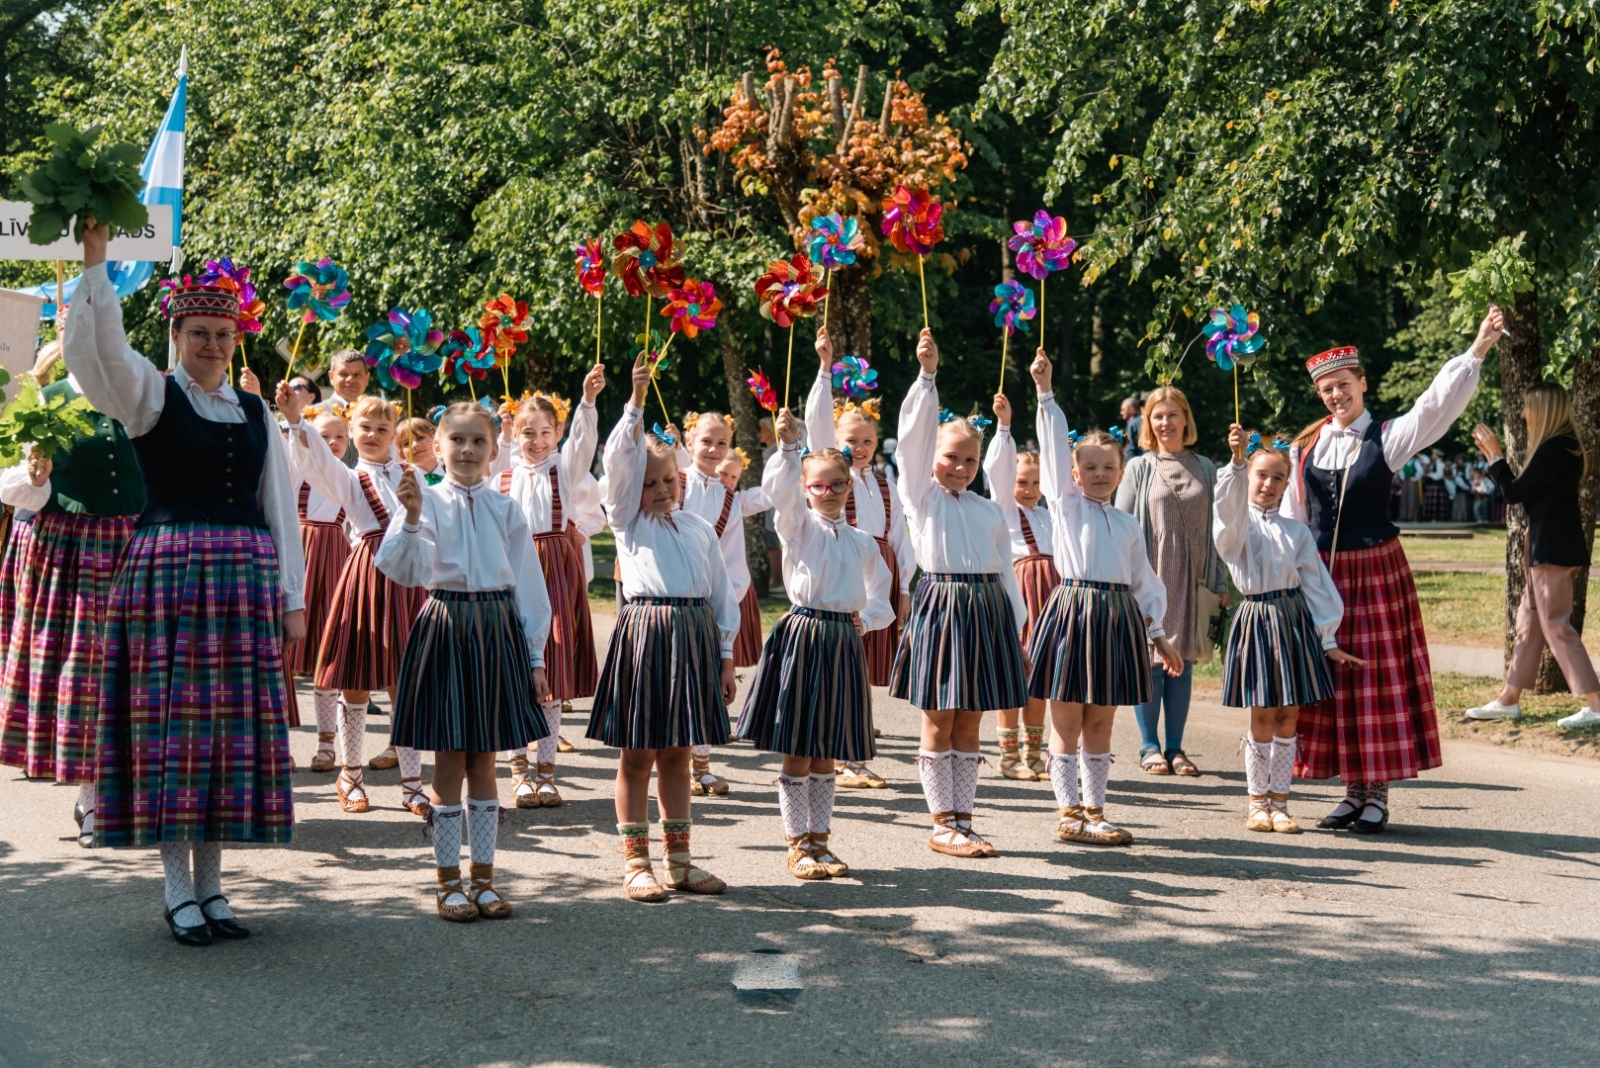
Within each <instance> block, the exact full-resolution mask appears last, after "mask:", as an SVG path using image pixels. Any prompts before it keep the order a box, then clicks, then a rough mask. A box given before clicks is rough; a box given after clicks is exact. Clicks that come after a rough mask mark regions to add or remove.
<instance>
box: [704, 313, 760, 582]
mask: <svg viewBox="0 0 1600 1068" xmlns="http://www.w3.org/2000/svg"><path fill="white" fill-rule="evenodd" d="M732 312H733V309H732V308H729V309H727V310H726V311H725V312H724V313H723V318H722V319H721V321H720V322H718V324H717V326H718V330H717V343H718V346H719V347H720V348H721V349H722V374H723V377H724V378H725V379H726V380H727V386H728V414H730V415H732V416H733V425H734V434H735V436H736V437H737V439H738V441H739V444H740V445H742V446H744V451H745V452H746V453H748V454H749V456H750V466H749V467H747V468H745V471H744V474H743V475H741V476H740V477H739V485H740V486H744V487H750V486H759V485H760V484H761V468H762V466H763V458H762V452H763V450H762V447H761V417H762V414H763V413H762V411H761V409H760V408H758V407H757V406H756V400H755V397H753V396H751V394H750V390H749V389H748V388H747V387H746V385H745V379H747V378H749V377H750V367H749V364H748V363H746V361H745V358H744V347H743V346H742V345H740V343H739V334H738V331H737V329H736V328H735V327H734V325H733V314H732ZM744 555H745V562H746V563H748V564H749V565H750V584H751V585H752V586H754V587H755V591H756V596H757V597H765V596H766V595H767V593H768V592H769V591H770V590H771V589H772V568H771V567H770V566H769V565H768V562H767V539H766V528H765V526H764V525H763V521H762V517H761V516H759V515H752V516H746V517H745V520H744Z"/></svg>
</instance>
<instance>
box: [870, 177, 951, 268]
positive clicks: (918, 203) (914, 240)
mask: <svg viewBox="0 0 1600 1068" xmlns="http://www.w3.org/2000/svg"><path fill="white" fill-rule="evenodd" d="M943 214H944V205H943V204H940V203H939V202H938V201H937V200H934V199H933V198H932V197H930V196H929V195H928V191H927V190H926V189H907V188H906V187H905V186H903V185H902V186H897V187H896V188H895V191H894V195H893V196H891V197H887V198H885V199H884V201H883V235H884V236H885V237H887V238H888V239H889V240H890V241H891V242H893V243H894V247H895V249H896V250H897V251H899V252H909V253H912V254H914V255H917V256H926V255H927V254H928V253H930V252H932V251H933V246H935V245H937V244H938V243H939V242H941V241H943V240H944V226H943V225H942V224H941V223H940V221H939V218H940V216H941V215H943Z"/></svg>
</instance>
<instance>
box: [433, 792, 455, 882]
mask: <svg viewBox="0 0 1600 1068" xmlns="http://www.w3.org/2000/svg"><path fill="white" fill-rule="evenodd" d="M428 822H429V825H430V827H431V828H432V831H433V863H434V864H435V865H436V866H437V867H440V868H459V867H460V866H461V806H460V805H435V806H433V816H432V818H431V819H430V820H429V821H428Z"/></svg>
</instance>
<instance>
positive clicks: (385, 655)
mask: <svg viewBox="0 0 1600 1068" xmlns="http://www.w3.org/2000/svg"><path fill="white" fill-rule="evenodd" d="M277 402H278V411H280V412H282V413H283V417H284V419H285V420H287V422H288V424H289V458H290V460H291V461H292V462H293V464H294V466H295V469H296V470H297V471H298V472H299V473H300V476H301V477H302V478H304V479H305V480H306V481H307V482H309V483H310V484H311V488H312V489H313V490H315V491H316V492H317V493H320V494H321V495H322V496H324V497H326V498H327V499H328V500H329V501H331V502H333V503H335V504H337V505H338V506H339V507H340V508H342V509H344V514H345V522H346V524H347V525H348V527H349V529H350V531H351V534H352V538H351V547H350V548H351V551H350V556H349V559H347V560H346V561H345V565H344V570H343V571H341V572H340V573H339V581H338V583H337V585H336V586H335V587H334V590H333V597H332V599H331V600H330V601H329V603H328V616H327V623H326V624H325V625H324V626H323V630H322V636H321V639H320V642H319V647H318V651H317V666H316V679H315V682H316V686H317V688H318V689H324V690H338V691H339V692H340V697H339V728H338V735H339V761H340V764H341V765H342V770H341V771H340V772H339V778H338V779H337V780H336V784H335V785H336V787H337V789H338V792H339V807H340V808H342V809H344V811H346V812H351V813H360V812H366V811H367V810H368V808H369V807H370V801H369V799H368V797H367V789H366V783H365V781H364V780H363V778H362V774H361V753H362V747H363V743H364V742H365V740H366V733H367V698H368V697H370V696H371V693H372V691H373V690H388V691H389V701H390V707H391V709H392V708H393V702H394V689H393V687H394V684H395V679H396V678H397V677H398V675H399V672H400V655H401V653H402V652H404V650H405V646H406V636H407V635H408V634H410V633H411V623H412V620H414V619H415V618H416V615H417V612H418V610H419V609H421V607H422V602H423V600H424V599H425V598H426V596H427V593H426V591H425V590H422V589H417V588H412V587H406V586H401V585H399V584H397V583H395V582H393V581H391V580H390V579H389V578H388V577H386V576H384V575H383V574H381V573H380V572H379V571H378V569H377V568H376V567H375V566H374V565H373V557H374V556H375V555H376V554H377V552H378V546H379V545H380V544H381V543H382V541H383V532H384V530H386V529H387V528H388V526H389V521H390V520H391V519H392V518H394V517H395V516H396V515H398V514H399V513H400V499H399V498H398V497H396V496H395V487H396V486H398V485H399V484H400V476H401V474H402V473H403V472H404V465H403V464H402V463H401V462H400V461H398V460H393V459H391V458H390V457H391V455H392V452H391V450H392V447H393V445H394V428H395V423H396V422H397V421H398V420H397V416H396V413H395V410H394V406H393V405H391V404H390V403H389V402H388V401H386V400H384V399H383V398H381V397H374V396H365V395H364V396H362V397H360V398H358V399H357V400H356V402H355V403H354V404H352V405H351V406H350V409H349V413H348V415H347V417H346V418H347V419H348V421H349V424H350V431H351V436H352V438H353V439H354V440H355V446H356V453H357V455H358V456H359V457H360V459H358V460H357V461H356V466H355V467H354V468H349V467H346V466H345V465H344V464H343V463H341V462H340V461H339V460H338V458H336V457H335V456H334V455H333V453H332V452H331V451H330V450H329V448H328V445H327V443H326V442H325V441H323V440H322V438H321V437H320V436H319V435H317V434H313V433H309V432H308V431H309V429H310V428H309V427H307V426H306V424H305V422H304V421H303V420H302V418H301V415H302V407H301V401H300V395H299V394H297V393H295V392H294V391H293V390H291V389H289V388H288V386H286V385H280V386H279V388H278V392H277ZM396 763H398V764H399V766H400V791H401V803H402V804H404V805H405V807H406V808H408V809H410V810H411V811H412V812H413V813H415V814H416V815H418V816H424V817H425V816H427V814H428V799H427V797H426V795H425V794H424V793H423V790H422V755H421V754H420V753H418V752H417V750H416V749H414V748H402V747H398V746H396V747H391V750H386V751H385V752H383V753H381V754H379V755H378V756H377V757H375V758H374V759H373V761H372V765H371V766H372V767H373V768H376V769H379V770H382V769H384V768H392V767H394V766H395V764H396Z"/></svg>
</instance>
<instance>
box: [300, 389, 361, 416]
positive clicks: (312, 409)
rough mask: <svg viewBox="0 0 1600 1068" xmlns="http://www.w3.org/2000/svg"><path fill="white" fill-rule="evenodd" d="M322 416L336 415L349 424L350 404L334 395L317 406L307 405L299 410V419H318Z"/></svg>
mask: <svg viewBox="0 0 1600 1068" xmlns="http://www.w3.org/2000/svg"><path fill="white" fill-rule="evenodd" d="M324 415H336V416H338V417H339V418H340V419H343V420H344V421H345V422H349V421H350V403H349V402H348V401H345V400H344V399H343V398H341V397H339V396H338V395H337V394H335V395H334V396H333V397H332V398H330V399H328V400H325V401H322V402H320V403H317V404H308V405H306V406H305V407H304V408H302V409H301V410H300V418H301V419H320V418H322V417H323V416H324Z"/></svg>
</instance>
